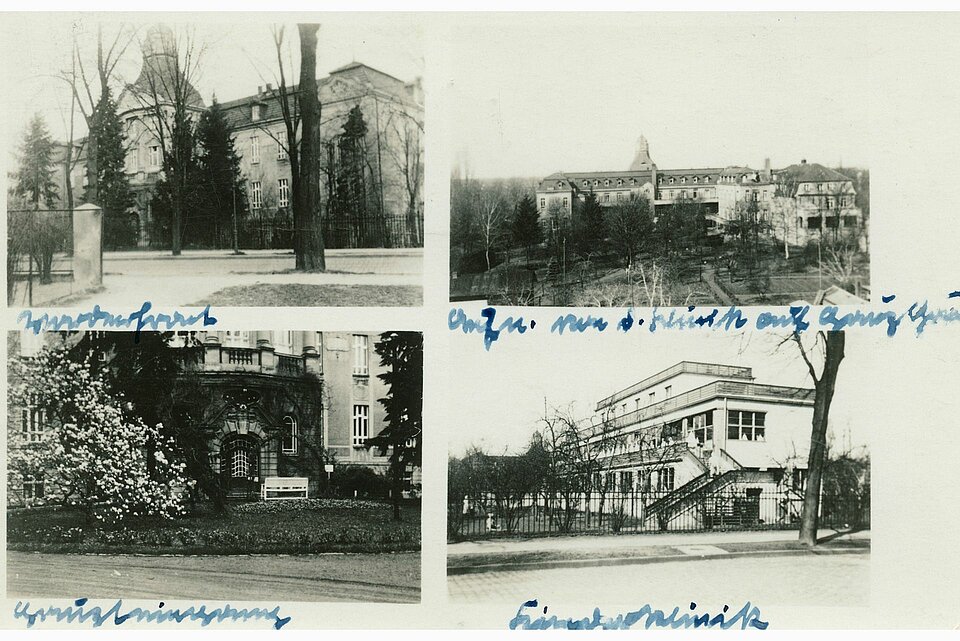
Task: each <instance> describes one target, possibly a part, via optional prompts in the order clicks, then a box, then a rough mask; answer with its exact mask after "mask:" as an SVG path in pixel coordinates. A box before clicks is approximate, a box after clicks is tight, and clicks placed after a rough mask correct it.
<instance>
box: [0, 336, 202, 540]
mask: <svg viewBox="0 0 960 641" xmlns="http://www.w3.org/2000/svg"><path fill="white" fill-rule="evenodd" d="M13 368H14V377H13V378H12V379H11V380H12V381H16V383H15V384H13V385H11V389H10V402H11V403H12V404H13V405H18V406H21V407H25V408H28V412H33V411H40V412H43V415H44V416H45V418H44V423H45V426H44V429H43V430H42V431H39V433H38V432H37V431H34V432H32V433H31V432H27V431H24V430H18V429H16V426H11V427H10V434H9V438H8V450H9V452H8V461H9V469H10V471H15V472H19V473H20V474H21V475H23V476H27V475H34V476H36V475H40V474H42V475H43V477H44V481H45V482H46V483H48V484H49V485H51V486H53V487H54V488H56V491H54V492H50V493H49V495H48V499H52V500H56V501H59V502H62V503H64V504H66V505H72V506H76V507H78V508H80V509H82V510H84V511H85V512H86V514H87V516H88V518H90V519H91V520H92V519H97V520H99V521H103V522H107V523H116V522H119V521H122V520H124V519H126V518H128V517H139V516H150V515H156V516H162V517H166V518H172V517H174V516H178V515H180V514H182V513H183V512H184V506H183V502H182V500H181V493H182V490H183V489H184V488H186V487H188V486H189V485H190V483H191V482H190V481H188V480H187V479H186V478H185V477H184V474H183V472H184V465H183V463H182V462H180V461H178V460H177V457H176V456H175V455H174V453H173V439H172V438H168V437H164V436H163V432H162V425H159V424H158V425H155V426H148V425H145V424H144V422H143V421H142V420H141V419H140V418H139V417H137V416H133V415H131V413H130V411H129V408H130V405H129V404H128V403H124V399H123V398H122V397H121V396H120V395H119V394H116V393H114V392H112V391H111V390H110V388H109V385H108V384H107V383H106V381H105V380H104V378H103V374H102V372H95V371H94V368H92V367H91V362H90V358H89V356H88V357H87V358H86V359H85V360H84V361H82V362H77V361H76V360H71V359H69V358H68V357H67V350H66V349H65V348H62V347H59V348H53V349H45V350H42V351H41V352H40V353H39V354H38V355H37V356H35V357H32V358H19V359H15V360H14V361H13Z"/></svg>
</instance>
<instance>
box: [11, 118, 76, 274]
mask: <svg viewBox="0 0 960 641" xmlns="http://www.w3.org/2000/svg"><path fill="white" fill-rule="evenodd" d="M55 151H56V145H55V143H54V142H53V139H52V138H51V137H50V133H49V132H48V131H47V125H46V123H45V122H44V121H43V118H42V117H41V116H40V114H37V115H35V116H34V117H33V119H31V121H30V124H29V125H28V126H27V131H26V132H25V133H24V136H23V142H22V143H21V145H20V162H19V167H18V168H17V174H16V182H15V184H14V187H13V193H14V196H15V197H16V198H17V199H18V200H20V201H21V202H22V203H23V205H24V206H26V207H28V208H30V209H35V210H39V209H41V208H42V209H52V208H53V207H55V206H56V205H57V203H58V201H59V188H58V186H57V183H56V181H55V180H54V176H55V175H56V174H55V172H56V171H57V168H56V166H55V163H56V159H55V157H54V156H55ZM8 224H9V225H11V227H12V229H11V231H14V230H15V233H16V234H17V235H18V236H19V238H17V239H15V240H16V241H17V242H22V245H21V249H22V250H25V251H26V253H27V254H28V255H29V256H30V260H31V261H32V262H33V263H34V264H35V265H36V269H37V273H39V275H40V282H41V283H44V284H45V283H49V282H50V281H51V271H52V269H53V255H54V254H55V253H56V252H58V251H62V250H63V249H64V246H65V244H66V243H67V242H68V241H69V237H68V235H67V234H68V231H67V228H66V227H65V226H64V225H63V222H62V221H60V220H58V219H57V218H55V217H53V215H52V214H39V213H37V214H28V215H26V216H23V217H19V218H13V217H11V218H9V219H8ZM8 252H11V253H17V252H16V251H15V249H14V247H13V243H10V244H9V245H8Z"/></svg>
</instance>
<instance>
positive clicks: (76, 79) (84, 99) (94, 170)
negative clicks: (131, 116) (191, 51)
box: [61, 24, 136, 203]
mask: <svg viewBox="0 0 960 641" xmlns="http://www.w3.org/2000/svg"><path fill="white" fill-rule="evenodd" d="M135 38H136V31H135V30H133V29H130V28H127V27H120V28H119V29H118V30H117V32H116V34H114V36H113V38H112V39H110V42H109V43H105V41H104V35H103V25H100V24H98V25H97V50H96V63H95V65H94V67H95V68H93V69H90V71H89V73H88V70H87V67H88V66H89V62H88V64H87V65H85V64H84V58H83V56H82V55H81V52H80V47H79V45H78V44H77V42H76V38H74V42H73V53H72V56H71V70H70V72H69V73H66V72H65V73H64V74H63V75H62V76H61V78H62V79H63V80H65V81H66V82H67V83H68V84H69V85H70V90H71V93H72V94H73V99H74V104H75V105H76V106H77V108H79V109H80V114H81V115H82V116H83V119H84V121H85V122H86V125H87V131H88V132H95V131H97V129H98V127H97V125H98V118H99V115H100V114H99V108H100V107H101V106H102V105H105V104H106V102H107V101H108V100H109V99H110V95H111V93H112V90H113V83H115V82H116V81H117V78H116V75H115V74H116V69H117V65H118V64H119V63H120V60H122V59H123V56H124V54H125V53H126V52H127V49H129V47H130V45H131V43H132V42H133V41H134V39H135ZM71 112H72V109H71ZM72 120H73V114H72V113H71V127H70V131H71V135H70V138H71V141H70V144H71V146H72V138H73V126H72ZM86 147H87V153H86V174H87V193H86V199H87V200H88V201H90V202H93V203H98V202H99V191H98V180H99V174H100V172H99V165H98V154H97V137H96V136H94V135H88V136H87V141H86ZM67 185H68V187H67V189H68V192H69V195H68V198H69V199H70V200H72V199H73V196H72V186H71V185H70V182H69V174H68V183H67Z"/></svg>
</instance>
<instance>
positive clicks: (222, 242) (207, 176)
mask: <svg viewBox="0 0 960 641" xmlns="http://www.w3.org/2000/svg"><path fill="white" fill-rule="evenodd" d="M197 145H198V147H199V156H198V159H197V160H198V174H199V175H198V182H199V186H200V208H199V216H198V217H197V221H196V222H197V223H198V225H197V226H194V228H193V232H194V237H195V238H196V239H197V240H198V242H200V243H201V244H204V245H206V246H212V247H217V248H219V247H225V246H228V245H230V246H233V248H234V250H235V251H238V250H239V247H238V239H237V238H236V237H235V231H236V230H235V229H234V223H235V222H236V223H237V224H239V221H240V220H241V219H242V218H243V214H244V212H245V211H246V202H247V201H246V196H245V195H244V189H243V182H242V180H241V178H240V157H239V156H238V155H237V151H236V148H235V147H234V143H233V138H232V137H231V135H230V126H229V124H228V123H227V118H226V115H225V114H224V112H223V109H222V108H221V107H220V103H218V102H217V100H216V98H214V99H213V104H211V105H210V108H209V109H207V110H206V111H205V112H203V115H201V116H200V122H199V123H198V124H197ZM234 215H236V221H235V220H234Z"/></svg>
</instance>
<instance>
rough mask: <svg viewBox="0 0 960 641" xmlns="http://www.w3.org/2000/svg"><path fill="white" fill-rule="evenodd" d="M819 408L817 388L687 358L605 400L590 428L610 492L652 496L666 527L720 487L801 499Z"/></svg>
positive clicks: (760, 495) (750, 493) (769, 517)
mask: <svg viewBox="0 0 960 641" xmlns="http://www.w3.org/2000/svg"><path fill="white" fill-rule="evenodd" d="M813 404H814V390H812V389H806V388H797V387H784V386H780V385H767V384H762V383H757V382H756V381H755V379H754V376H753V372H752V370H751V368H749V367H739V366H732V365H723V364H717V363H697V362H690V361H682V362H680V363H677V364H676V365H674V366H672V367H669V368H667V369H665V370H663V371H661V372H658V373H656V374H653V375H652V376H649V377H647V378H645V379H643V380H641V381H639V382H638V383H636V384H634V385H632V386H630V387H628V388H625V389H623V390H620V391H618V392H616V393H614V394H612V395H610V396H608V397H607V398H604V399H602V400H601V401H599V402H598V403H597V405H596V408H595V415H594V416H593V418H592V420H591V424H590V426H589V427H588V428H586V429H587V430H589V431H588V433H589V434H591V437H590V442H591V443H592V445H593V446H594V447H596V448H599V450H600V451H601V452H602V453H603V469H604V470H605V473H606V474H608V475H609V479H608V480H609V482H608V483H607V485H608V487H609V489H615V490H617V491H621V492H641V493H643V492H652V493H654V494H656V495H657V496H658V497H659V498H658V499H657V502H658V505H657V509H655V510H654V509H651V510H650V511H649V512H650V514H653V513H654V512H659V514H658V516H659V517H660V518H664V525H668V524H669V522H670V520H671V519H673V518H677V517H679V515H680V514H682V513H683V512H684V510H685V509H686V508H687V507H689V506H690V505H692V504H693V503H694V502H695V501H697V500H699V499H700V498H702V497H703V496H705V495H709V494H715V493H717V492H720V491H723V490H729V489H736V490H737V491H739V492H744V493H745V494H746V495H747V496H751V497H756V499H757V501H758V504H759V499H760V497H762V496H763V495H764V494H767V495H773V494H781V495H782V492H783V491H784V489H785V488H786V489H790V490H793V491H795V492H796V497H797V499H799V497H800V494H799V492H800V490H801V488H802V486H803V483H804V482H805V478H806V467H807V453H808V449H809V438H810V425H811V420H812V416H813ZM764 504H767V503H764ZM792 507H793V509H795V510H798V509H799V504H796V505H794V506H792ZM668 508H669V509H668ZM765 516H766V522H773V521H772V520H771V519H774V518H784V515H783V514H769V515H765Z"/></svg>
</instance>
